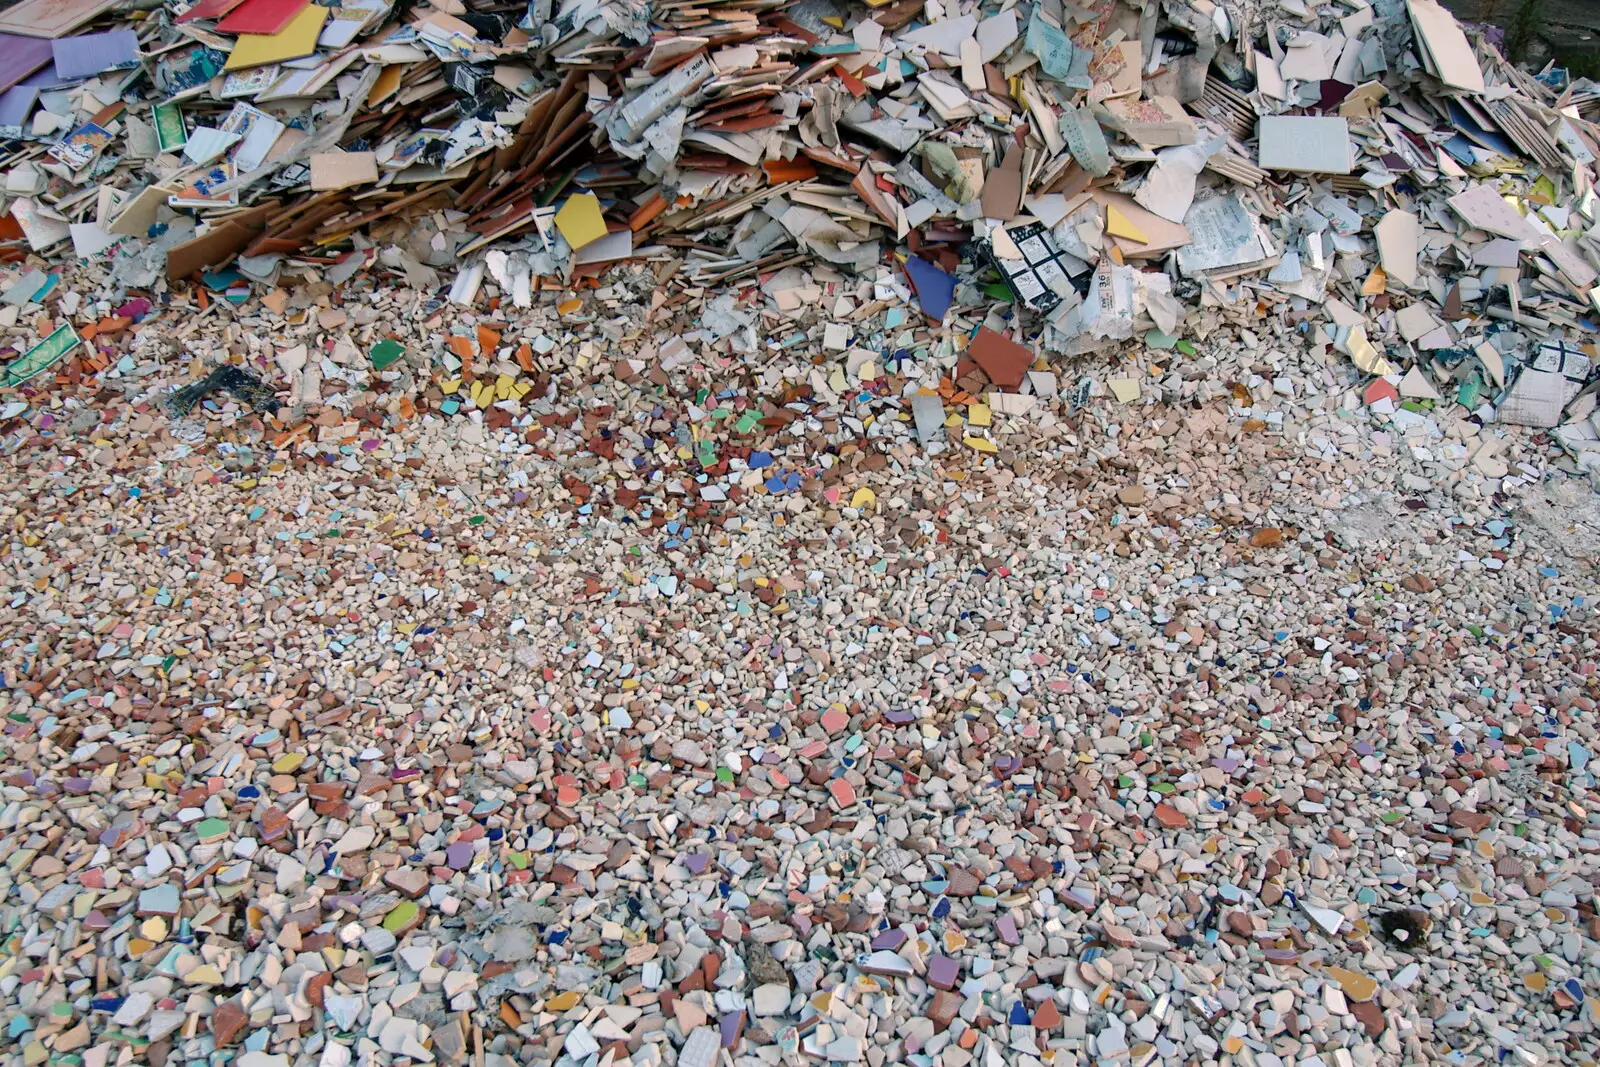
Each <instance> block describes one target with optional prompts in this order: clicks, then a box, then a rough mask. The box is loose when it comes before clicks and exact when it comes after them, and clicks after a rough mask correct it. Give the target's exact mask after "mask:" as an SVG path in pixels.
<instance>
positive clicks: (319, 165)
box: [310, 152, 378, 193]
mask: <svg viewBox="0 0 1600 1067" xmlns="http://www.w3.org/2000/svg"><path fill="white" fill-rule="evenodd" d="M310 162H311V188H312V189H313V190H314V191H316V192H319V193H320V192H327V191H331V190H334V189H348V188H350V187H351V186H353V185H366V184H369V183H371V182H375V181H377V180H378V157H377V156H376V155H375V154H374V153H372V152H317V153H315V154H313V155H312V157H311V160H310Z"/></svg>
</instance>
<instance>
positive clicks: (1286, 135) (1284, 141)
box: [1256, 115, 1354, 174]
mask: <svg viewBox="0 0 1600 1067" xmlns="http://www.w3.org/2000/svg"><path fill="white" fill-rule="evenodd" d="M1256 163H1257V164H1258V165H1259V166H1260V167H1261V168H1262V169H1264V170H1281V171H1288V172H1289V173H1291V174H1349V173H1350V171H1351V170H1352V169H1353V168H1354V162H1353V160H1352V157H1351V151H1350V124H1349V123H1348V122H1346V121H1345V119H1344V118H1343V117H1342V116H1338V115H1323V116H1313V115H1263V116H1262V117H1261V121H1260V122H1259V123H1257V126H1256Z"/></svg>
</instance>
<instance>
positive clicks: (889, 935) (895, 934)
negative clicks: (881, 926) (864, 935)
mask: <svg viewBox="0 0 1600 1067" xmlns="http://www.w3.org/2000/svg"><path fill="white" fill-rule="evenodd" d="M905 943H906V932H905V931H904V930H901V929H900V928H899V927H896V928H894V929H892V930H885V931H883V933H881V934H879V935H878V936H877V937H875V938H873V939H872V949H873V951H874V952H876V951H877V950H878V949H887V950H888V951H890V952H894V951H896V950H897V949H899V947H900V946H901V945H903V944H905Z"/></svg>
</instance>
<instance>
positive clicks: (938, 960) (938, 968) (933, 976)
mask: <svg viewBox="0 0 1600 1067" xmlns="http://www.w3.org/2000/svg"><path fill="white" fill-rule="evenodd" d="M960 976H961V964H959V963H957V962H956V961H955V960H953V959H951V958H950V957H949V956H935V957H933V958H932V959H931V960H929V961H928V984H929V985H931V986H933V988H935V989H954V988H955V987H956V979H957V978H959V977H960Z"/></svg>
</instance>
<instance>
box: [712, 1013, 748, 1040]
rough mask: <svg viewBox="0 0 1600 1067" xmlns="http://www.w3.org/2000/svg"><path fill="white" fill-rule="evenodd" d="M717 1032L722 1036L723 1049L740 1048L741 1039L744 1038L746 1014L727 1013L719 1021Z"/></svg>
mask: <svg viewBox="0 0 1600 1067" xmlns="http://www.w3.org/2000/svg"><path fill="white" fill-rule="evenodd" d="M717 1030H718V1031H719V1033H720V1034H721V1036H722V1047H723V1048H725V1049H735V1048H738V1047H739V1038H741V1037H743V1036H744V1012H742V1011H730V1012H725V1013H724V1014H723V1015H722V1017H721V1018H719V1019H718V1020H717Z"/></svg>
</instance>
